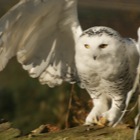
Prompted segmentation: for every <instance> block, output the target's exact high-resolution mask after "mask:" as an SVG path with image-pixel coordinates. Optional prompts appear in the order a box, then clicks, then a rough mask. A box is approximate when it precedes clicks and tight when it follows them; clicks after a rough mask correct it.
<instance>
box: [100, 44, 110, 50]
mask: <svg viewBox="0 0 140 140" xmlns="http://www.w3.org/2000/svg"><path fill="white" fill-rule="evenodd" d="M107 46H108V44H101V45H99V48H100V49H104V48H106V47H107Z"/></svg>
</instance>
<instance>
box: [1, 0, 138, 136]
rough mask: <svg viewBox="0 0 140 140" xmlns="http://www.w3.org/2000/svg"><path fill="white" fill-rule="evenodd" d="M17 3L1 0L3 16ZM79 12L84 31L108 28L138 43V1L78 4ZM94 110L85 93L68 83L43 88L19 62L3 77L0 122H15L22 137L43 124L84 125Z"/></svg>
mask: <svg viewBox="0 0 140 140" xmlns="http://www.w3.org/2000/svg"><path fill="white" fill-rule="evenodd" d="M18 1H19V0H0V16H2V15H4V13H5V12H6V11H7V10H8V9H10V7H12V6H13V5H15V4H16V3H17V2H18ZM78 8H79V11H78V12H79V20H80V23H81V25H82V27H83V29H87V28H89V27H92V26H99V25H101V26H109V27H111V28H113V29H115V30H117V31H118V32H119V33H120V34H121V35H122V36H124V37H132V38H134V39H137V28H138V27H139V26H140V1H139V0H133V1H131V0H115V1H112V0H106V1H104V0H79V4H78ZM21 28H22V27H21ZM91 106H92V104H91V100H90V98H89V95H88V94H87V93H86V91H84V90H81V89H80V88H79V87H78V86H76V85H75V86H72V85H69V84H67V83H64V84H63V85H62V86H60V87H56V88H53V89H51V88H48V86H47V85H44V86H42V85H40V84H39V82H38V80H37V79H32V78H30V77H29V76H28V73H27V72H26V71H24V70H22V67H21V65H20V64H18V63H17V61H16V58H13V59H12V60H11V61H10V62H9V64H8V66H7V67H6V69H5V70H4V71H2V72H1V73H0V118H4V119H6V120H9V121H12V122H13V124H14V125H15V126H16V127H18V128H20V129H21V130H22V131H23V133H27V132H29V131H31V130H33V129H34V128H36V127H38V126H39V125H41V124H48V123H49V124H55V125H56V126H58V127H60V128H66V127H73V126H76V125H79V124H82V123H83V121H84V119H85V117H86V115H87V113H88V112H89V110H90V108H91Z"/></svg>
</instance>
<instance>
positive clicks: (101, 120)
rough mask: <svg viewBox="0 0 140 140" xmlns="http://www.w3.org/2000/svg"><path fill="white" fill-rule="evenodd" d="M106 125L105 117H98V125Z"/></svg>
mask: <svg viewBox="0 0 140 140" xmlns="http://www.w3.org/2000/svg"><path fill="white" fill-rule="evenodd" d="M107 124H108V120H107V118H105V117H102V116H101V117H99V121H98V125H100V126H106V125H107Z"/></svg>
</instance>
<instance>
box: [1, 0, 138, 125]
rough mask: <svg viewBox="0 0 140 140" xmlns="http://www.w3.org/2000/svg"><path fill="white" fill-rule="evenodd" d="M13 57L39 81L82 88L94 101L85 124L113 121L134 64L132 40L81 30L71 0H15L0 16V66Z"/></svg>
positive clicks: (108, 32) (130, 85) (122, 106)
mask: <svg viewBox="0 0 140 140" xmlns="http://www.w3.org/2000/svg"><path fill="white" fill-rule="evenodd" d="M13 56H17V60H18V62H19V63H21V65H22V66H23V69H25V70H27V71H28V72H29V75H30V76H31V77H33V78H37V77H38V78H39V81H40V83H41V84H48V86H50V87H54V86H57V85H61V84H62V83H63V82H64V81H67V82H69V83H78V84H79V85H80V86H81V88H84V89H86V90H87V92H88V93H89V95H90V96H91V98H92V99H93V103H94V107H93V109H92V110H91V112H90V113H89V115H88V116H87V118H86V121H85V124H89V125H90V124H93V123H97V124H102V123H103V118H104V119H106V120H107V122H108V125H113V124H115V123H116V122H117V120H118V119H119V117H120V116H121V115H122V111H123V110H124V109H125V108H126V106H125V105H126V99H127V97H128V96H127V95H128V94H127V93H128V92H129V91H131V89H133V85H134V83H135V79H136V74H137V67H138V64H139V53H138V45H137V43H136V42H135V41H134V40H132V39H125V38H122V37H121V35H119V33H117V32H116V31H114V30H113V29H111V28H108V27H103V26H101V27H93V28H90V29H87V30H85V31H83V30H82V28H81V26H80V24H79V21H78V18H77V1H76V0H20V2H19V3H18V4H17V5H15V6H14V7H13V8H12V9H11V10H10V11H9V12H8V13H6V14H5V15H4V16H3V17H2V18H1V19H0V70H3V69H4V68H5V66H6V64H7V63H8V61H9V59H11V58H12V57H13ZM135 91H136V90H135ZM135 91H134V92H135Z"/></svg>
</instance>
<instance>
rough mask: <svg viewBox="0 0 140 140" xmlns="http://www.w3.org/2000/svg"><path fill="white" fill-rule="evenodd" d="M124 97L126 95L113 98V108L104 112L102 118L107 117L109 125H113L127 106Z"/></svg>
mask: <svg viewBox="0 0 140 140" xmlns="http://www.w3.org/2000/svg"><path fill="white" fill-rule="evenodd" d="M124 99H125V97H124V96H120V97H119V96H116V97H114V98H112V105H111V108H110V109H109V110H108V111H106V112H104V113H102V115H101V116H102V117H101V118H106V119H107V121H108V125H109V126H112V125H113V124H114V123H115V122H116V121H117V120H118V119H119V117H120V116H121V114H122V110H123V109H124V106H125V104H124Z"/></svg>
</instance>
